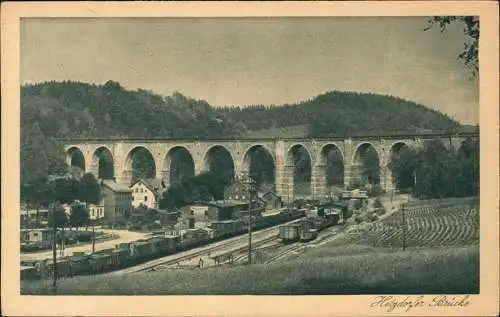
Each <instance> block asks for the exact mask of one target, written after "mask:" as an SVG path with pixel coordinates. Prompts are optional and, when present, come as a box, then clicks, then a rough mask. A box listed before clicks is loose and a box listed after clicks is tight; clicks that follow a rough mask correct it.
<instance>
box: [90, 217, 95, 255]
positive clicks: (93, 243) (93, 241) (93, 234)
mask: <svg viewBox="0 0 500 317" xmlns="http://www.w3.org/2000/svg"><path fill="white" fill-rule="evenodd" d="M91 221H92V220H91ZM94 252H95V224H94V223H93V222H92V253H94Z"/></svg>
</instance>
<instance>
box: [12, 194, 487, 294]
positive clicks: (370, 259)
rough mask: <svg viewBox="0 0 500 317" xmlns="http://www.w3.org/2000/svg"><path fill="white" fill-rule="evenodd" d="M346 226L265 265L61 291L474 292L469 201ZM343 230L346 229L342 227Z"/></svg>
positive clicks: (38, 285)
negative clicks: (404, 224)
mask: <svg viewBox="0 0 500 317" xmlns="http://www.w3.org/2000/svg"><path fill="white" fill-rule="evenodd" d="M401 215H402V214H401V212H396V213H394V214H392V215H390V216H388V217H386V218H385V219H383V220H381V221H379V222H376V223H367V224H361V225H359V226H355V227H352V228H353V229H354V230H348V232H346V233H345V234H343V235H340V236H339V237H338V238H337V239H334V240H333V241H330V242H328V243H326V244H324V245H321V246H318V247H314V248H312V247H311V248H306V249H305V250H304V251H303V252H302V253H301V254H297V255H293V256H291V257H289V258H288V259H287V260H285V261H283V262H277V263H272V264H267V265H262V264H255V265H252V266H249V267H248V266H237V267H219V268H206V269H197V270H189V269H180V270H165V271H159V272H151V273H144V274H133V275H128V276H124V277H122V276H120V277H114V276H95V277H76V278H73V279H67V280H62V281H61V282H60V286H59V289H58V294H64V295H79V294H85V295H165V294H183V295H184V294H193V295H194V294H297V295H301V294H302V295H304V294H382V293H390V294H418V293H427V294H443V293H450V294H451V293H455V294H457V293H478V292H479V211H478V209H477V205H476V206H475V207H474V205H467V204H464V203H463V201H459V202H458V205H455V206H453V205H452V204H448V203H446V204H439V203H436V202H434V203H432V204H429V203H425V204H423V205H417V204H414V205H413V206H411V207H409V208H408V209H407V210H406V221H407V228H408V229H407V234H406V236H407V246H408V249H407V250H406V251H402V250H401V246H402V229H401V221H402V217H401ZM349 229H351V228H349ZM51 291H52V290H51V281H23V282H22V284H21V293H22V294H40V295H42V294H51Z"/></svg>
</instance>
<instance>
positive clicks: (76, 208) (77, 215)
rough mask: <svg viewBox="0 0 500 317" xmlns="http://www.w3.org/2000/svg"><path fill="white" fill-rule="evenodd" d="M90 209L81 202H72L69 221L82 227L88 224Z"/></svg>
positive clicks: (75, 225) (74, 225)
mask: <svg viewBox="0 0 500 317" xmlns="http://www.w3.org/2000/svg"><path fill="white" fill-rule="evenodd" d="M88 221H89V210H88V209H87V207H86V206H85V205H84V204H82V203H79V202H75V203H73V204H71V213H70V215H69V223H70V225H71V226H73V227H76V228H78V227H82V226H84V225H86V224H88Z"/></svg>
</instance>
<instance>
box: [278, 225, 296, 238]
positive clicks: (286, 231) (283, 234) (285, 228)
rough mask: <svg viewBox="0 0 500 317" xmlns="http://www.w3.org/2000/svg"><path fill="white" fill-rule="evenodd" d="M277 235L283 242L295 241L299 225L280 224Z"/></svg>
mask: <svg viewBox="0 0 500 317" xmlns="http://www.w3.org/2000/svg"><path fill="white" fill-rule="evenodd" d="M279 237H280V239H281V240H283V242H294V241H297V240H298V239H299V225H298V224H289V225H281V226H280V228H279Z"/></svg>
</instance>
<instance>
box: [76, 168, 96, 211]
mask: <svg viewBox="0 0 500 317" xmlns="http://www.w3.org/2000/svg"><path fill="white" fill-rule="evenodd" d="M78 193H79V197H80V200H81V201H84V202H86V203H88V204H99V202H100V201H101V187H100V186H99V183H98V182H97V180H96V178H95V176H94V175H93V174H90V173H86V174H84V175H83V176H82V178H81V179H80V186H79V191H78Z"/></svg>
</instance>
